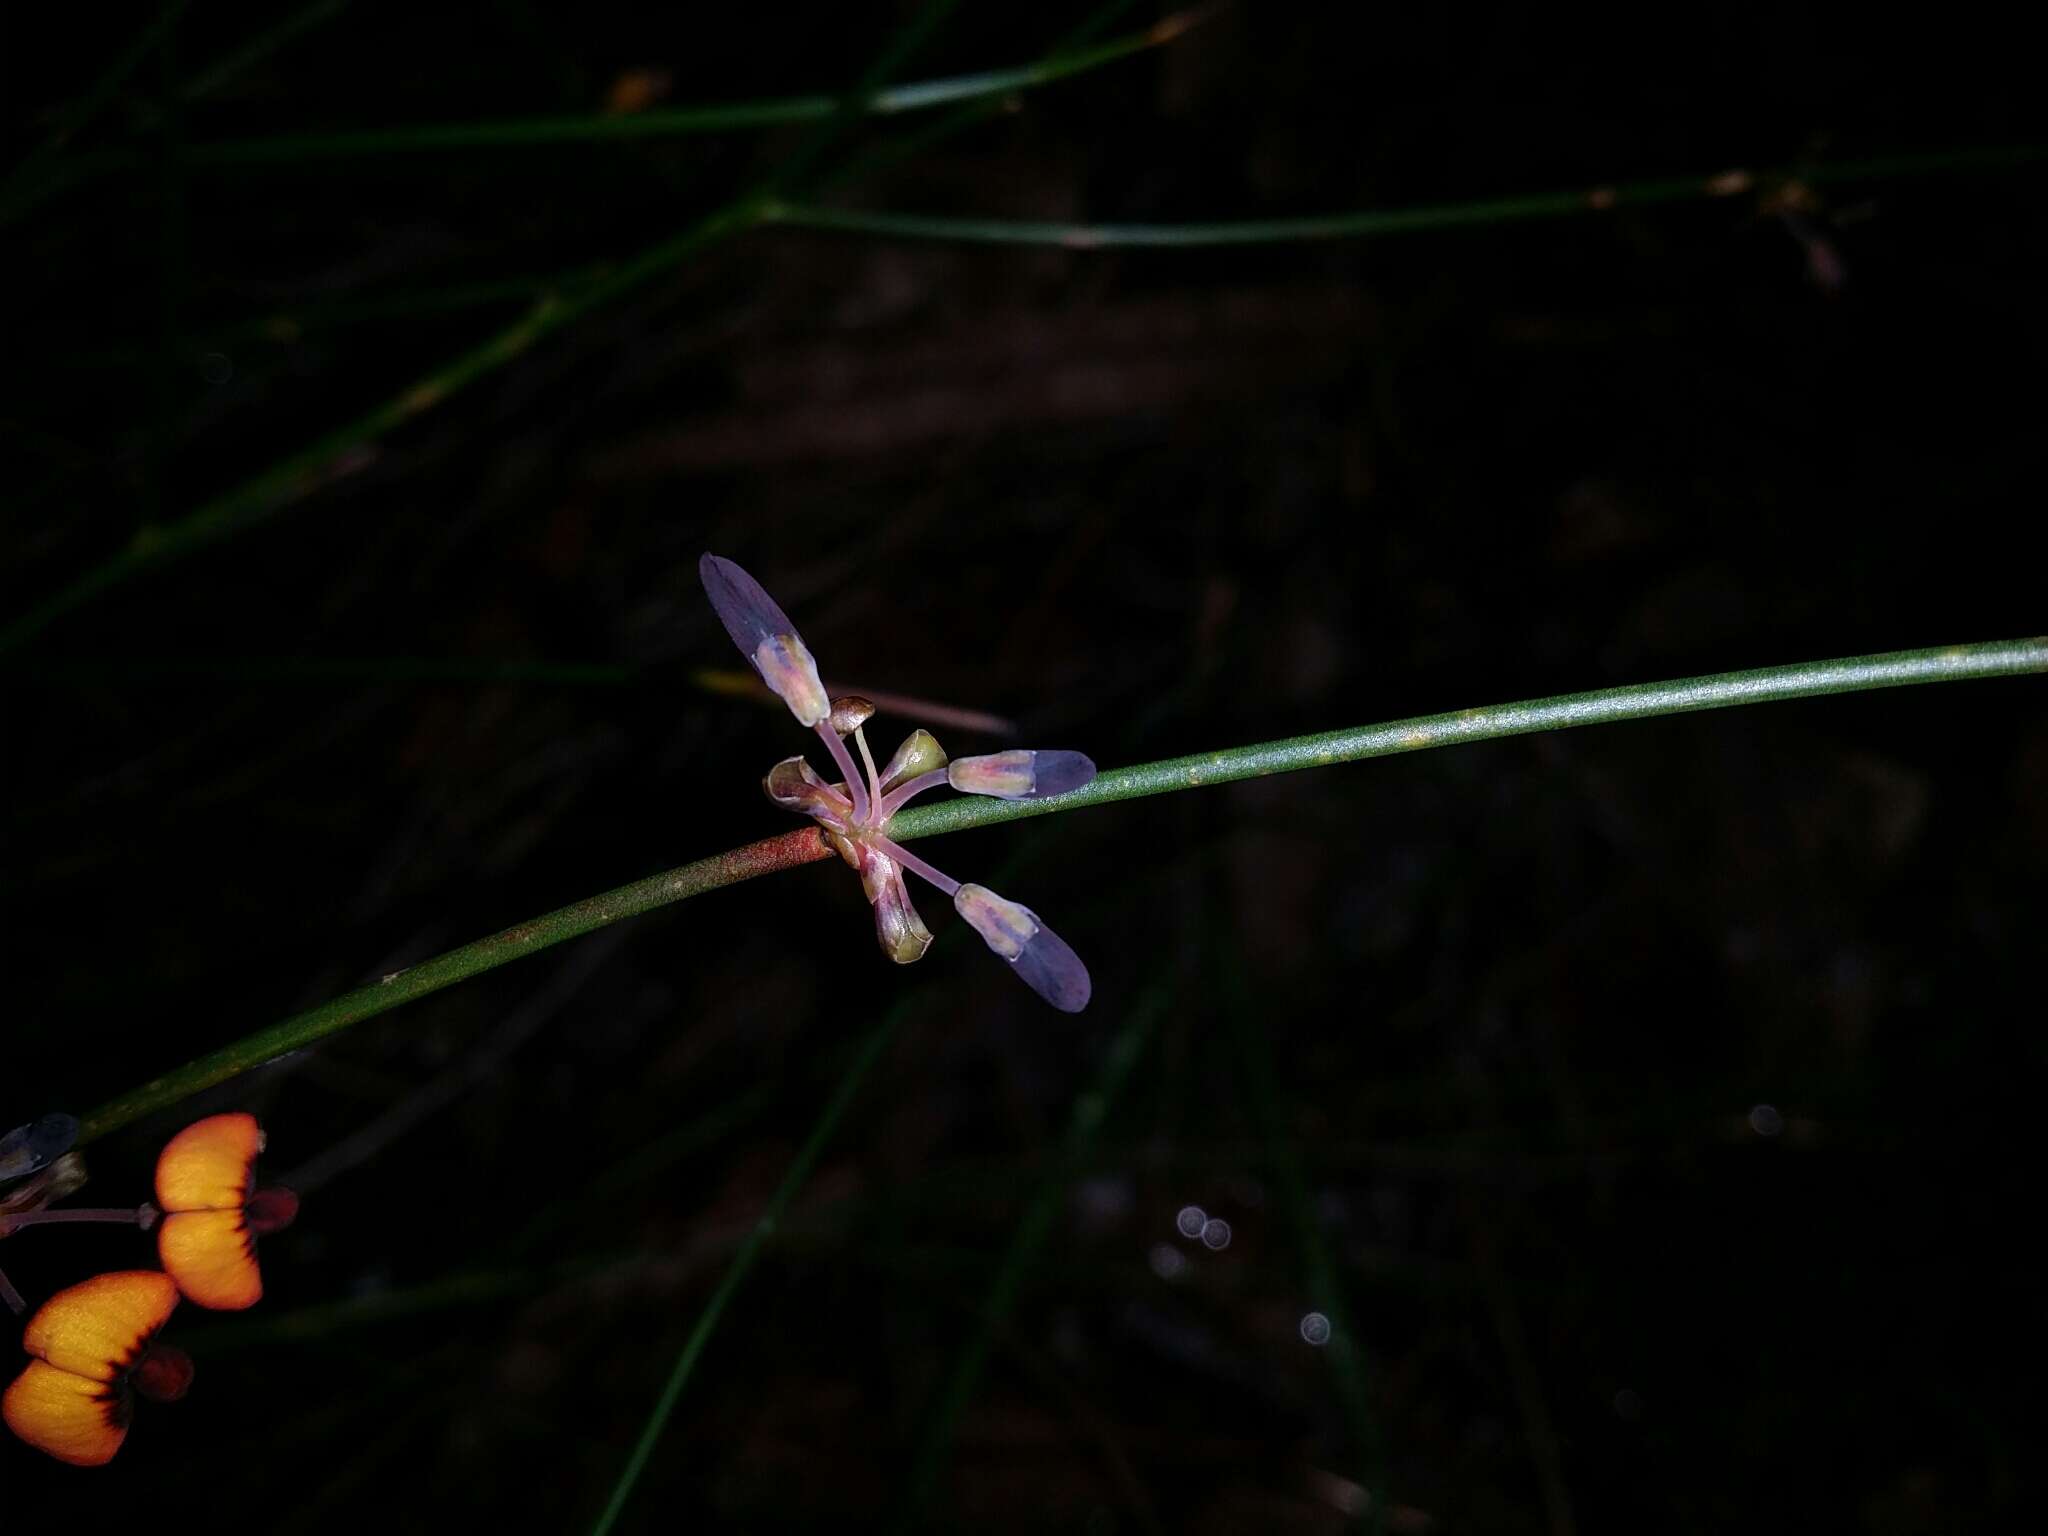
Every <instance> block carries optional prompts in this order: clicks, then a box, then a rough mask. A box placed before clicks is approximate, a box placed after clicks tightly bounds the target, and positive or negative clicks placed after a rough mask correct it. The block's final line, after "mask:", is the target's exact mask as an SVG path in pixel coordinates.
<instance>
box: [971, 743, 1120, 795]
mask: <svg viewBox="0 0 2048 1536" xmlns="http://www.w3.org/2000/svg"><path fill="white" fill-rule="evenodd" d="M1094 777H1095V764H1094V762H1093V761H1092V760H1091V759H1089V758H1088V757H1085V756H1083V755H1082V754H1081V753H1079V752H1033V751H1029V750H1027V749H1025V748H1023V747H1015V748H1012V749H1011V750H1010V751H1008V752H991V753H989V754H988V755H987V756H985V757H956V758H954V759H953V761H952V762H950V763H948V764H947V765H946V782H947V783H948V784H950V785H952V786H953V787H954V788H955V789H957V790H959V791H961V792H962V793H963V794H969V795H994V796H995V797H996V798H997V799H999V800H1043V799H1044V798H1045V797H1046V796H1048V795H1064V794H1065V793H1066V792H1067V791H1068V790H1070V789H1079V788H1080V787H1081V786H1082V785H1083V784H1086V783H1088V782H1089V780H1091V779H1093V778H1094Z"/></svg>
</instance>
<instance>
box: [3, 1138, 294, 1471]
mask: <svg viewBox="0 0 2048 1536" xmlns="http://www.w3.org/2000/svg"><path fill="white" fill-rule="evenodd" d="M78 1130H79V1127H78V1122H77V1121H76V1120H74V1119H72V1118H71V1116H69V1115H45V1116H43V1118H42V1119H40V1120H37V1121H34V1122H32V1123H30V1124H28V1125H25V1126H22V1127H21V1128H20V1129H19V1130H16V1131H12V1132H10V1133H9V1134H8V1135H7V1136H5V1137H0V1238H4V1237H8V1236H10V1235H12V1234H13V1233H15V1232H19V1231H21V1230H22V1229H24V1228H26V1227H37V1226H49V1225H56V1224H60V1223H76V1222H119V1223H122V1224H125V1225H132V1226H136V1227H140V1228H141V1229H142V1230H144V1231H151V1230H154V1232H155V1233H156V1241H157V1258H158V1261H159V1262H160V1263H161V1264H162V1266H163V1267H162V1268H161V1269H131V1270H120V1271H116V1272H115V1273H112V1274H105V1275H95V1276H94V1277H93V1278H92V1279H90V1280H86V1281H84V1282H82V1283H80V1284H78V1285H74V1286H71V1287H69V1288H68V1289H65V1290H62V1291H59V1292H58V1293H57V1294H56V1295H54V1296H52V1297H51V1298H50V1299H49V1300H48V1301H46V1302H44V1303H43V1304H42V1306H40V1307H39V1308H37V1309H36V1313H35V1315H34V1316H33V1317H31V1318H30V1319H29V1320H28V1326H27V1327H26V1328H25V1329H24V1330H23V1332H22V1336H21V1347H22V1348H23V1349H24V1350H26V1351H27V1352H28V1353H29V1355H30V1356H31V1358H30V1360H29V1362H28V1365H27V1367H26V1368H25V1369H24V1370H23V1371H22V1372H21V1374H20V1375H19V1376H17V1377H15V1378H14V1381H13V1383H12V1384H11V1385H10V1386H9V1387H8V1388H7V1390H6V1392H5V1393H4V1394H0V1419H4V1420H5V1422H6V1424H7V1427H8V1428H9V1429H11V1430H13V1431H14V1433H15V1434H17V1435H18V1436H20V1437H21V1438H22V1439H23V1440H25V1441H27V1442H28V1443H29V1444H30V1445H32V1446H34V1447H36V1449H38V1450H40V1451H46V1452H48V1453H49V1454H50V1455H52V1456H54V1457H56V1458H57V1459H58V1460H59V1461H68V1462H70V1463H72V1464H73V1465H75V1466H85V1467H92V1466H100V1465H102V1464H104V1463H105V1462H107V1461H109V1460H111V1459H112V1458H113V1455H114V1452H116V1451H117V1450H119V1449H120V1448H121V1442H122V1441H123V1440H125V1439H126V1438H127V1437H128V1424H129V1420H130V1418H131V1417H132V1416H133V1413H134V1406H135V1398H136V1397H137V1396H141V1397H146V1398H150V1399H153V1400H154V1401H157V1402H175V1401H176V1400H177V1399H178V1398H181V1397H183V1396H184V1395H185V1390H186V1388H187V1387H189V1386H190V1385H191V1383H192V1360H191V1357H190V1356H188V1355H187V1354H186V1353H185V1352H184V1351H183V1350H181V1349H178V1348H177V1347H175V1346H174V1345H170V1344H165V1343H162V1342H160V1341H159V1339H158V1337H157V1335H158V1334H159V1333H160V1332H161V1331H162V1329H163V1326H164V1324H165V1323H166V1322H168V1321H169V1320H170V1316H171V1312H172V1310H173V1309H174V1308H175V1307H176V1306H177V1305H178V1302H179V1300H180V1298H182V1299H184V1300H187V1301H190V1302H192V1303H193V1304H194V1305H195V1306H201V1307H212V1308H217V1309H221V1310H227V1311H239V1310H241V1309H242V1308H244V1307H252V1306H254V1305H255V1304H256V1303H257V1301H258V1300H260V1299H261V1298H262V1295H263V1276H262V1272H261V1271H260V1270H259V1269H258V1268H257V1265H256V1239H257V1237H259V1236H260V1235H262V1234H264V1233H267V1232H276V1231H278V1230H280V1229H281V1228H283V1227H286V1226H289V1225H290V1224H291V1221H292V1218H293V1217H294V1216H296V1215H297V1214H298V1209H299V1199H298V1196H297V1195H295V1194H293V1193H292V1192H291V1191H290V1190H288V1189H280V1188H258V1187H257V1184H256V1176H255V1175H256V1154H257V1153H259V1152H260V1151H262V1150H263V1132H262V1130H261V1128H260V1127H258V1125H257V1124H256V1118H255V1116H253V1115H246V1114H226V1115H210V1116H208V1117H207V1118H206V1119H204V1120H200V1121H198V1122H196V1123H194V1124H192V1125H188V1126H186V1127H185V1129H184V1130H182V1131H180V1132H179V1133H178V1134H177V1135H176V1136H173V1137H172V1138H171V1140H170V1142H169V1144H168V1145H166V1146H165V1147H164V1150H163V1152H162V1154H161V1155H160V1156H159V1157H158V1158H157V1163H156V1200H155V1201H154V1202H149V1201H145V1202H144V1203H143V1204H141V1205H139V1206H134V1207H128V1208H116V1209H112V1210H84V1209H78V1208H71V1207H59V1206H56V1205H54V1203H53V1202H55V1201H58V1200H61V1199H63V1198H64V1197H65V1196H67V1195H71V1194H75V1193H76V1192H77V1191H78V1190H79V1189H80V1188H81V1187H82V1186H83V1185H84V1183H85V1170H84V1164H83V1163H82V1162H81V1161H80V1159H79V1157H78V1154H77V1153H75V1152H73V1151H72V1150H71V1146H72V1143H73V1142H74V1141H76V1140H77V1138H78ZM0 1300H4V1301H5V1302H6V1303H7V1305H8V1306H10V1307H11V1308H13V1310H14V1311H15V1313H16V1314H17V1315H18V1314H21V1313H24V1312H26V1311H27V1310H28V1304H27V1303H26V1302H25V1301H23V1300H22V1298H21V1293H20V1292H18V1291H16V1290H15V1289H14V1287H13V1285H11V1284H10V1283H9V1282H8V1280H7V1277H6V1276H5V1275H4V1274H0Z"/></svg>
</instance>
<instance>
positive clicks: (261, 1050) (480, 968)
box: [78, 827, 832, 1145]
mask: <svg viewBox="0 0 2048 1536" xmlns="http://www.w3.org/2000/svg"><path fill="white" fill-rule="evenodd" d="M831 856H832V853H831V850H830V849H829V848H827V847H826V846H825V842H824V839H823V838H821V837H820V836H819V835H818V831H817V829H816V828H815V827H803V828H801V829H799V830H797V831H795V832H788V833H784V834H783V835H782V836H781V837H771V838H768V839H766V840H764V841H762V842H758V843H749V844H748V845H747V846H746V847H744V848H735V849H733V850H732V851H731V852H729V853H721V854H715V855H713V856H712V857H710V858H708V859H699V860H697V861H696V862H695V863H694V864H685V865H683V866H682V867H681V868H680V869H672V870H669V871H668V872H667V873H666V874H660V875H655V876H653V877H651V878H649V879H646V880H638V881H635V882H634V883H633V884H631V885H623V886H620V887H619V888H618V889H617V890H613V891H606V892H605V893H604V894H603V895H601V896H593V897H591V898H590V899H589V900H587V901H579V902H576V903H574V904H573V905H571V906H566V907H560V908H557V909H556V910H555V911H553V912H549V913H546V914H545V915H543V916H541V917H537V918H534V919H533V920H532V921H531V922H526V923H519V924H516V925H514V926H513V927H510V928H507V929H505V930H504V931H503V932H501V933H494V934H492V935H491V936H490V937H489V938H487V939H478V940H477V941H476V942H475V943H473V944H465V945H463V946H462V947H461V948H460V949H451V950H450V951H448V953H446V954H444V955H437V956H435V957H434V958H433V959H431V960H426V961H422V962H421V963H420V964H418V965H416V966H413V967H412V968H411V969H409V970H404V971H394V972H393V973H392V974H391V975H389V976H385V977H383V978H381V979H379V980H377V981H374V982H371V983H370V984H369V985H368V986H366V987H358V988H357V989H356V990H355V991H353V992H348V993H344V994H343V995H342V996H340V997H337V998H335V999H333V1000H332V1001H331V1002H325V1003H322V1004H320V1005H319V1006H318V1007H315V1008H308V1009H307V1010H306V1011H305V1012H304V1013H297V1014H294V1015H292V1017H290V1018H288V1019H286V1020H284V1022H282V1023H280V1024H273V1025H272V1026H271V1027H270V1028H268V1029H265V1030H259V1031H258V1032H257V1033H255V1034H253V1035H248V1036H245V1037H244V1038H242V1039H240V1040H237V1041H236V1042H235V1043H234V1044H232V1045H229V1046H225V1047H223V1048H222V1049H220V1050H218V1051H214V1052H212V1053H211V1054H209V1055H205V1056H201V1057H199V1058H198V1059H197V1060H195V1061H190V1062H187V1063H186V1064H185V1065H184V1066H182V1067H179V1068H178V1069H177V1070H176V1071H173V1072H168V1073H166V1074H164V1075H163V1076H162V1077H159V1078H155V1079H153V1080H151V1081H150V1082H147V1083H144V1084H143V1085H142V1086H141V1087H139V1088H137V1089H135V1090H133V1091H132V1092H130V1093H125V1094H123V1095H122V1096H121V1097H120V1098H118V1099H113V1100H111V1101H109V1102H108V1103H105V1104H102V1105H101V1106H100V1107H99V1108H98V1109H96V1110H94V1111H93V1112H92V1113H91V1114H90V1115H88V1116H86V1118H85V1122H84V1124H83V1125H82V1126H81V1127H80V1129H79V1133H78V1140H79V1143H80V1144H81V1145H83V1144H84V1143H86V1142H88V1141H92V1140H94V1139H95V1138H97V1137H100V1136H104V1135H106V1134H107V1133H108V1132H110V1131H117V1130H119V1129H120V1128H121V1127H122V1126H124V1125H128V1124H130V1123H131V1122H133V1121H135V1120H139V1119H141V1118H142V1117H143V1116H144V1115H147V1114H151V1113H153V1112H154V1111H156V1110H159V1109H162V1108H164V1107H166V1106H167V1105H171V1104H176V1103H178V1102H180V1101H181V1100H183V1099H187V1098H190V1097H191V1096H192V1095H193V1094H195V1093H198V1092H200V1091H202V1090H203V1089H206V1088H210V1087H212V1086H213V1085H214V1084H215V1083H224V1082H226V1081H227V1080H228V1079H229V1078H231V1077H238V1076H240V1075H241V1074H242V1073H244V1072H247V1071H249V1070H250V1069H251V1068H254V1067H260V1066H262V1065H263V1064H264V1063H265V1062H267V1061H275V1060H276V1059H277V1058H278V1057H280V1056H283V1055H285V1054H287V1053H288V1052H291V1051H296V1050H303V1049H304V1048H305V1047H306V1046H309V1045H311V1044H313V1043H314V1042H315V1041H317V1040H321V1039H324V1038H325V1037H326V1036H328V1035H331V1034H334V1033H335V1032H336V1031H337V1030H343V1029H347V1028H348V1027H349V1026H350V1025H352V1024H360V1023H361V1022H362V1021H363V1020H365V1019H373V1018H375V1017H376V1016H377V1015H378V1014H380V1013H389V1012H390V1011H391V1010H392V1009H393V1008H396V1007H399V1006H400V1005H401V1004H404V1003H409V1002H412V1001H413V1000H414V999H415V998H421V997H425V996H427V995H428V994H429V993H433V992H439V991H440V990H441V989H442V988H443V987H451V986H453V985H454V984H455V983H456V982H458V981H465V980H467V979H468V978H469V977H471V976H475V975H479V974H481V973H482V972H484V971H489V970H495V969H497V967H499V966H501V965H506V964H509V963H510V962H511V961H514V960H517V959H520V958H521V957H522V956H525V955H531V954H537V953H538V952H539V951H541V950H543V949H546V948H548V947H549V946H551V945H555V944H559V943H561V942H562V941H563V940H564V939H573V938H577V937H579V936H581V935H583V934H586V933H590V932H592V931H593V930H595V929H598V928H603V927H606V926H607V925H609V924H612V923H616V922H619V921H620V920H621V919H624V918H628V917H637V916H639V915H640V914H641V913H643V912H651V911H653V910H654V909H655V908H657V907H665V906H667V905H669V904H670V903H671V902H676V901H681V900H683V899H685V898H686V897H690V896H697V895H701V894H703V893H704V892H705V891H711V890H716V889H718V888H719V887H720V886H726V885H735V884H737V883H738V882H740V881H742V880H751V879H752V878H753V877H754V876H756V875H765V874H767V873H768V872H769V871H770V870H775V869H790V868H793V867H794V866H796V865H798V864H809V863H812V862H814V861H816V860H818V859H825V858H830V857H831Z"/></svg>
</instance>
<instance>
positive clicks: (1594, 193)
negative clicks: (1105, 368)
mask: <svg viewBox="0 0 2048 1536" xmlns="http://www.w3.org/2000/svg"><path fill="white" fill-rule="evenodd" d="M2043 158H2048V145H2035V144H2024V145H2016V146H2005V147H1998V148H1991V149H1972V150H1959V151H1956V152H1955V153H1952V154H1931V155H1895V156H1891V157H1889V158H1886V159H1882V160H1856V161H1843V162H1841V163H1839V164H1834V165H1824V164H1823V165H1813V166H1804V167H1788V168H1782V169H1778V170H1770V171H1747V170H1727V171H1717V172H1714V173H1712V174H1709V175H1700V176H1680V177H1674V178H1671V179H1669V180H1663V181H1638V182H1629V183H1626V184H1622V185H1603V186H1596V187H1582V188H1577V189H1574V190H1572V191H1569V192H1539V193H1535V194H1532V195H1530V196H1527V197H1503V198H1493V199H1489V200H1485V201H1480V202H1466V203H1433V204H1429V205H1426V206H1424V207H1420V208H1367V209H1363V210H1360V211H1357V212H1352V213H1333V214H1314V215H1310V216H1307V217H1303V218H1289V219H1241V220H1228V221H1220V222H1210V223H1200V224H1065V223H1056V222H1052V221H1048V220H1042V219H971V218H954V217H950V216H947V215H943V214H922V213H887V212H869V211H866V210H863V209H857V208H828V207H824V206H822V205H819V204H815V203H796V202H786V201H779V202H774V203H771V204H770V205H769V206H768V207H767V208H766V209H764V210H763V212H762V217H763V219H764V220H766V221H768V222H771V223H776V224H788V225H795V226H800V227H802V228H805V229H822V230H837V231H840V232H843V233H847V234H859V235H882V236H887V237H892V238H895V239H899V240H953V241H961V242H965V243H968V244H978V245H1062V246H1066V247H1067V248H1069V249H1071V250H1098V249H1106V248H1110V247H1132V246H1151V247H1160V246H1167V247H1171V246H1212V245H1279V244H1288V243H1291V242H1294V241H1300V240H1357V239H1362V238H1364V237H1366V236H1370V235H1399V234H1408V233H1411V232H1414V231H1418V230H1430V229H1457V228H1461V227H1464V226H1468V225H1474V224H1477V225H1493V224H1510V223H1518V222H1521V221H1523V220H1527V219H1555V218H1564V217H1568V216H1570V215H1572V214H1581V213H1604V212H1607V211H1608V210H1610V209H1614V208H1640V207H1650V206H1654V205H1656V204H1660V203H1685V202H1697V201H1700V200H1702V199H1707V198H1726V197H1737V196H1742V195H1744V194H1747V193H1752V192H1754V193H1760V194H1763V195H1764V197H1765V199H1766V201H1767V202H1768V201H1769V200H1770V199H1772V198H1773V197H1776V198H1779V199H1783V198H1784V197H1785V195H1786V194H1787V192H1788V191H1789V189H1792V188H1795V187H1799V186H1804V185H1817V184H1819V183H1823V182H1832V183H1848V182H1857V181H1875V180H1878V179H1880V178H1887V177H1897V176H1915V175H1931V174H1935V173H1939V172H1946V171H1969V170H1999V169H2006V168H2010V167H2016V166H2021V165H2026V164H2029V163H2032V162H2035V161H2038V160H2041V159H2043Z"/></svg>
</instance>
